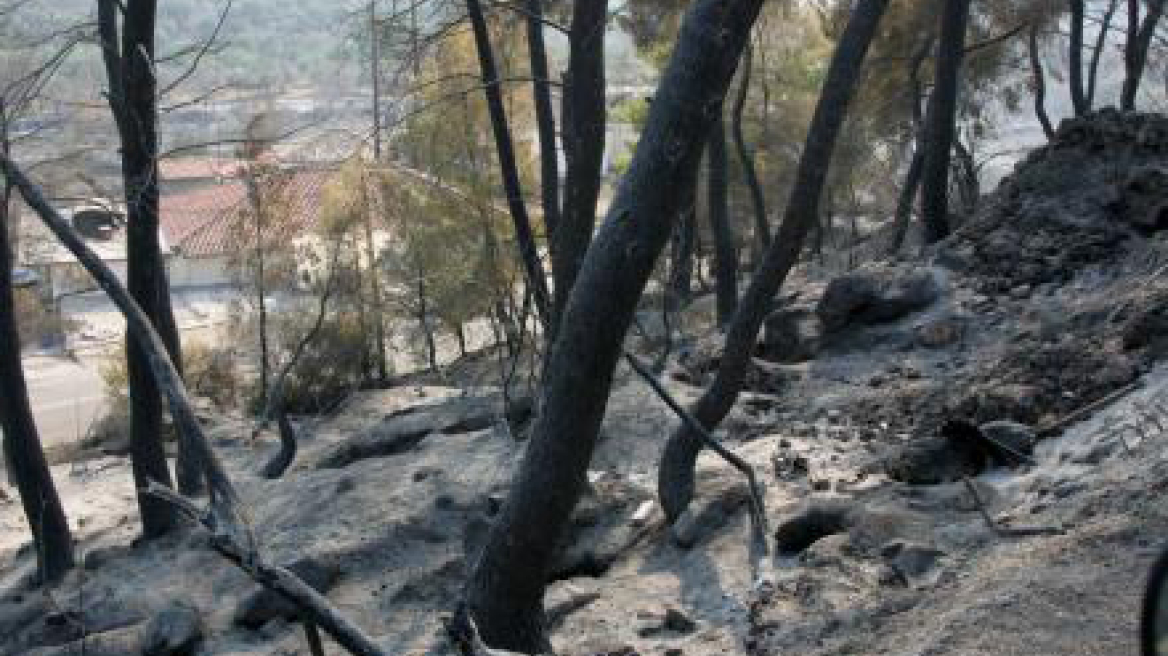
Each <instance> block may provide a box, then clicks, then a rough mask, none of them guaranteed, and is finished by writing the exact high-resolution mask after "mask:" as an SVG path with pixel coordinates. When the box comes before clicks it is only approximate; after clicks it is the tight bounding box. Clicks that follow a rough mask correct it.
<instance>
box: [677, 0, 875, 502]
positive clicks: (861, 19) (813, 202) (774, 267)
mask: <svg viewBox="0 0 1168 656" xmlns="http://www.w3.org/2000/svg"><path fill="white" fill-rule="evenodd" d="M887 6H888V0H860V2H859V3H858V4H857V5H856V8H855V9H854V10H852V15H851V18H850V19H849V20H848V25H847V27H846V28H845V29H844V33H843V35H842V36H841V37H840V40H839V44H838V45H837V46H836V50H835V54H834V55H833V56H832V60H831V65H830V67H829V68H828V71H827V77H826V79H825V80H824V82H823V89H822V91H821V92H820V97H819V103H818V104H817V105H816V108H815V114H814V115H813V117H812V119H811V127H810V129H809V130H808V132H807V142H806V144H805V145H804V147H803V154H802V156H801V157H800V158H799V167H798V169H797V171H796V174H795V184H794V186H793V187H792V189H791V195H790V197H789V198H788V200H787V208H786V212H785V214H784V215H783V223H782V225H781V226H780V227H779V232H778V234H777V235H776V236H775V238H774V240H773V241H772V242H771V247H770V249H768V250H767V254H766V258H764V259H763V261H762V263H761V264H760V265H759V267H758V268H757V269H756V270H755V273H754V277H753V278H752V279H751V281H750V286H749V287H748V288H747V290H746V293H745V294H744V295H743V297H742V301H741V303H740V304H739V307H738V312H737V313H736V314H735V315H734V321H733V322H732V323H731V324H730V327H729V329H728V330H727V332H726V346H725V348H724V349H723V351H722V357H721V359H720V360H719V363H718V372H717V374H716V375H715V377H714V382H713V383H711V384H710V386H709V387H708V388H706V390H705V392H703V393H702V396H701V398H699V399H698V401H697V402H696V403H695V404H694V405H693V407H692V408H691V411H692V414H693V415H694V416H695V417H697V419H698V421H699V422H701V424H702V425H703V426H705V427H706V429H707V430H712V429H713V427H714V426H716V425H717V424H718V423H719V422H720V421H722V419H723V418H725V416H726V414H727V413H728V412H730V408H732V407H733V406H734V402H735V401H736V400H737V398H738V393H739V391H740V390H741V389H742V381H743V379H744V378H745V375H746V369H747V366H748V365H749V363H750V358H751V355H752V354H753V352H754V345H755V341H756V340H757V338H758V331H759V328H760V327H761V326H762V322H763V320H764V319H765V318H766V316H767V313H768V311H769V310H770V308H771V302H772V299H774V297H775V294H776V293H778V290H779V287H780V286H781V285H782V284H783V281H784V280H785V279H786V277H787V274H788V273H789V272H790V270H791V267H793V266H794V265H795V263H796V262H797V261H798V259H799V252H800V251H801V250H802V247H803V242H804V240H805V239H806V237H807V233H808V231H809V230H810V228H811V226H812V225H814V223H815V221H816V217H817V216H818V214H819V202H820V199H821V197H822V194H823V188H824V184H825V182H826V179H827V172H828V169H829V168H830V167H831V158H832V152H833V150H834V148H835V142H836V137H837V136H838V135H839V132H840V128H841V127H842V126H843V123H844V119H845V118H846V117H847V111H848V105H849V104H850V103H851V100H852V96H853V95H854V92H855V89H856V86H857V83H858V81H859V79H860V73H861V69H862V68H863V63H864V57H865V56H866V55H867V52H868V46H869V44H871V42H872V39H873V37H874V36H875V34H876V29H877V27H878V26H879V24H880V18H881V16H883V15H884V10H885V8H886V7H887ZM701 449H702V442H701V439H700V437H699V436H698V435H696V434H695V433H694V432H693V431H692V430H691V429H690V428H689V426H688V425H686V424H682V425H681V426H680V427H678V429H677V430H676V431H675V432H674V433H673V434H672V435H671V436H670V437H669V441H668V442H667V443H666V445H665V451H664V453H663V454H662V457H661V466H660V469H659V471H658V479H657V491H658V494H659V496H660V498H661V505H662V508H663V509H664V510H665V514H666V517H667V518H668V519H669V521H671V522H672V521H673V520H675V519H676V518H677V517H678V515H680V514H681V513H682V512H683V511H684V510H685V509H686V508H687V507H688V506H689V502H690V500H691V499H692V498H693V489H694V465H695V463H696V462H697V457H698V454H699V453H700V452H701Z"/></svg>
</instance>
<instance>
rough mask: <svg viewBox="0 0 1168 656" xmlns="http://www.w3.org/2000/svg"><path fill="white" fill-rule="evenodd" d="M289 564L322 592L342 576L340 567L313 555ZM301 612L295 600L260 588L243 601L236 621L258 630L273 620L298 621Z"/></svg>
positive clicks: (294, 571)
mask: <svg viewBox="0 0 1168 656" xmlns="http://www.w3.org/2000/svg"><path fill="white" fill-rule="evenodd" d="M285 567H286V568H287V569H289V570H291V571H292V573H294V574H296V576H298V577H300V578H301V579H302V580H303V581H304V582H305V583H306V584H308V586H309V587H311V588H312V589H313V590H316V591H317V592H319V593H320V594H322V595H323V594H327V593H328V591H329V590H330V589H332V587H333V585H334V584H335V583H336V581H337V579H338V578H339V577H340V569H339V568H338V567H336V566H335V565H333V564H331V563H326V562H324V561H323V560H321V559H318V558H315V557H313V556H305V557H303V558H301V559H300V560H297V561H295V562H293V563H291V564H289V565H285ZM298 614H299V611H298V610H297V608H296V606H295V605H293V604H292V602H290V601H288V600H287V599H285V598H284V597H283V596H281V595H280V594H278V593H276V592H274V591H272V590H268V589H265V588H259V589H256V590H254V591H253V592H252V593H251V594H249V595H247V596H246V597H244V598H243V599H242V600H241V601H240V602H239V605H238V606H236V609H235V615H234V621H235V623H236V624H239V625H241V626H244V627H247V628H249V629H258V628H260V627H261V626H263V625H264V624H266V623H267V622H268V621H270V620H273V619H276V618H281V619H285V620H294V619H296V618H297V617H298Z"/></svg>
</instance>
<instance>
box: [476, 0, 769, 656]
mask: <svg viewBox="0 0 1168 656" xmlns="http://www.w3.org/2000/svg"><path fill="white" fill-rule="evenodd" d="M761 5H762V0H737V1H736V2H726V1H725V0H698V1H697V2H695V3H694V4H693V5H692V6H691V8H690V9H689V11H688V13H687V16H686V18H685V20H684V21H683V23H682V27H681V32H680V36H679V38H678V43H677V47H676V49H675V51H674V53H673V56H672V57H671V59H670V63H669V66H668V67H667V69H666V72H665V74H664V77H663V78H662V81H661V84H660V87H659V88H658V91H657V94H656V95H655V96H654V101H653V105H652V107H651V108H650V112H649V118H648V121H647V123H646V125H645V129H644V132H643V133H642V137H641V140H640V143H639V144H638V146H637V152H636V155H635V156H634V157H633V162H632V164H631V166H630V168H629V172H628V174H627V175H626V176H625V178H624V180H623V181H622V183H621V185H620V188H619V189H618V191H617V194H616V197H615V199H614V201H613V203H612V206H611V208H610V209H609V212H608V216H607V217H606V219H605V222H604V225H603V227H602V228H601V229H600V231H599V232H598V234H597V236H596V239H595V241H594V242H593V243H592V246H591V247H590V248H589V249H588V253H587V255H586V257H585V259H584V262H583V265H582V266H581V268H580V273H579V276H578V278H577V281H576V285H575V286H574V288H573V290H572V294H571V297H570V298H569V300H568V304H567V306H566V307H565V310H564V315H563V319H562V321H561V324H560V330H559V333H558V337H557V338H556V341H555V343H554V345H553V347H552V351H551V354H550V361H551V362H550V365H549V366H548V368H547V371H548V375H547V377H546V379H545V380H544V387H543V402H542V403H541V404H540V408H541V412H540V413H539V415H538V417H537V419H536V421H535V424H534V426H533V428H532V433H531V438H530V443H529V446H528V449H527V453H526V455H525V457H524V460H523V463H522V464H521V465H520V467H519V471H518V472H517V474H516V478H515V480H514V483H513V485H512V487H511V493H510V495H509V496H508V499H507V502H506V503H505V504H504V505H503V508H502V510H501V512H500V514H499V518H498V520H497V521H496V522H495V524H494V526H493V527H492V528H491V532H490V534H489V537H488V539H487V543H486V546H485V547H484V550H483V552H482V554H481V556H480V557H479V559H478V561H477V563H476V565H475V567H474V570H473V572H472V573H471V576H470V580H469V582H468V585H467V590H466V603H467V605H468V607H469V609H470V611H471V613H472V614H473V616H474V619H475V620H476V622H477V623H478V626H479V628H480V629H481V630H482V636H483V638H484V640H485V641H486V642H487V643H488V644H490V645H492V646H495V647H503V648H506V649H511V650H516V651H522V652H526V653H533V652H538V651H541V650H546V649H547V648H548V647H549V644H548V641H547V638H546V635H545V632H544V630H545V621H544V614H543V594H544V587H545V585H546V583H547V580H548V574H549V572H550V569H551V562H552V559H553V557H554V555H555V553H556V547H557V546H558V544H559V542H560V538H561V536H562V534H563V530H564V528H565V526H566V524H567V522H568V518H569V516H570V515H571V513H572V509H573V508H574V507H575V506H576V502H577V501H578V500H579V498H580V494H581V493H582V492H583V490H584V486H585V484H586V482H587V476H586V473H587V470H588V464H589V462H590V460H591V458H592V451H593V448H594V447H595V444H596V436H597V432H598V430H599V428H600V421H601V419H602V417H603V415H604V409H605V405H606V403H607V400H608V393H609V387H610V385H611V383H612V376H613V372H614V370H615V368H616V365H617V361H618V360H619V358H620V353H621V345H622V343H623V341H624V337H625V334H626V332H627V331H628V328H629V325H630V324H631V322H632V318H633V314H634V312H635V310H636V306H637V301H638V299H639V298H640V295H641V293H642V291H643V290H644V288H645V284H646V282H647V280H648V278H649V275H650V274H651V273H652V270H653V266H654V264H655V262H656V260H657V257H658V255H659V254H660V253H661V250H662V249H663V248H664V246H665V243H666V242H667V241H668V239H669V235H670V233H671V231H672V229H673V224H674V222H675V221H676V218H677V215H678V210H679V209H680V208H679V207H678V204H679V202H680V200H681V199H680V197H679V194H678V193H677V190H676V188H675V184H676V182H677V180H679V179H684V177H685V176H686V175H687V174H688V173H689V171H691V169H693V168H694V167H696V166H697V163H698V159H699V158H700V156H701V151H702V145H703V142H704V141H705V137H706V135H708V134H709V131H710V127H711V126H712V125H713V123H714V120H715V118H716V112H717V110H718V108H720V107H721V105H722V102H723V101H724V100H725V97H726V90H727V88H728V86H729V84H730V80H731V79H732V78H733V77H734V69H735V67H736V65H737V63H738V58H739V55H740V54H741V52H742V48H743V46H744V45H745V43H746V40H747V38H748V35H749V31H750V28H751V26H752V25H753V24H754V21H755V19H756V18H757V17H758V12H759V9H760V8H761Z"/></svg>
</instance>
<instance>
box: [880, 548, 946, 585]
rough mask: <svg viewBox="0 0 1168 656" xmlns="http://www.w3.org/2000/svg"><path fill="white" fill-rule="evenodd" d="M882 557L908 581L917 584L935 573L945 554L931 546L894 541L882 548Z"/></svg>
mask: <svg viewBox="0 0 1168 656" xmlns="http://www.w3.org/2000/svg"><path fill="white" fill-rule="evenodd" d="M880 555H881V557H883V558H884V560H885V561H887V562H888V564H889V565H890V566H892V568H893V569H895V570H896V571H897V572H900V574H902V575H903V576H904V578H905V579H906V580H907V581H910V582H917V581H921V580H922V579H924V578H926V577H927V575H929V574H931V573H934V572H935V569H936V567H937V562H938V561H939V560H940V559H941V557H942V556H944V555H945V552H944V551H941V550H940V549H938V548H936V547H933V546H931V545H926V544H918V543H915V542H910V541H905V540H894V541H892V542H889V543H887V544H885V545H884V546H883V547H881V548H880Z"/></svg>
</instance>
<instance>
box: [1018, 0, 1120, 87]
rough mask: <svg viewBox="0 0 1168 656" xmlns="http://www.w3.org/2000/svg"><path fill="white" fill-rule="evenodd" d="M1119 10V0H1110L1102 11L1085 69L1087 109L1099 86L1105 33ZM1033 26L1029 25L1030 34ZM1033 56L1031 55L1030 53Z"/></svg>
mask: <svg viewBox="0 0 1168 656" xmlns="http://www.w3.org/2000/svg"><path fill="white" fill-rule="evenodd" d="M1118 10H1119V0H1110V2H1108V3H1107V9H1106V10H1104V12H1103V19H1102V20H1101V21H1100V23H1099V33H1098V34H1097V35H1096V36H1095V48H1094V50H1093V51H1092V52H1091V64H1090V65H1089V67H1088V69H1087V109H1088V110H1089V109H1091V108H1092V107H1094V106H1095V90H1096V89H1097V88H1098V87H1099V62H1100V61H1102V59H1103V50H1104V49H1105V48H1106V47H1107V33H1108V32H1110V31H1111V21H1112V20H1113V19H1114V18H1115V12H1116V11H1118ZM1034 30H1035V28H1034V27H1031V28H1030V31H1031V34H1033V33H1034ZM1032 56H1033V55H1032Z"/></svg>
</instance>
